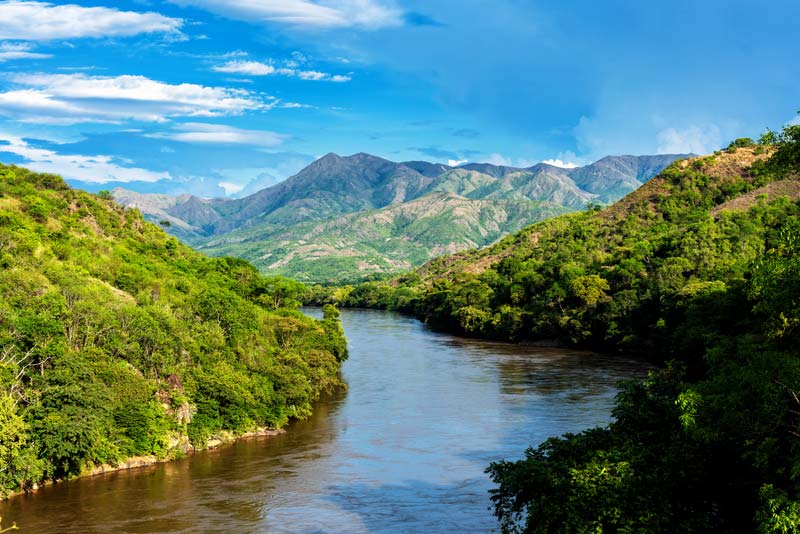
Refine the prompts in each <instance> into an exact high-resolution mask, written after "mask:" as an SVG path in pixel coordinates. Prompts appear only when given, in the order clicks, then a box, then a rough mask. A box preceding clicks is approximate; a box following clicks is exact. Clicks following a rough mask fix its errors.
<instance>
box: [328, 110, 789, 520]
mask: <svg viewBox="0 0 800 534" xmlns="http://www.w3.org/2000/svg"><path fill="white" fill-rule="evenodd" d="M798 197H800V125H794V126H789V127H786V128H785V129H783V131H781V132H769V131H768V132H767V134H766V135H765V136H763V137H762V138H761V139H760V140H759V142H758V143H755V142H753V141H752V140H748V139H740V140H736V141H735V142H733V143H731V146H729V147H728V149H726V150H724V151H720V152H718V153H715V154H713V155H710V156H706V157H702V158H693V159H690V160H685V161H682V162H676V163H675V164H673V165H672V166H670V167H669V168H668V169H666V170H665V171H664V172H663V173H662V174H661V175H659V176H658V177H657V178H655V179H653V180H651V181H650V182H648V183H647V184H646V185H645V186H644V187H642V188H641V189H640V190H639V191H637V192H634V193H632V194H631V195H629V196H628V197H626V198H625V199H623V200H622V201H620V202H619V203H617V204H615V205H614V206H611V207H610V208H608V209H605V210H592V211H589V212H585V213H581V214H575V215H568V216H563V217H559V218H556V219H553V220H550V221H546V222H543V223H539V224H536V225H533V226H531V227H529V228H527V229H525V230H523V231H522V232H520V233H519V234H516V235H514V236H511V237H509V238H507V239H505V240H503V241H502V242H500V243H498V244H497V245H495V246H493V247H490V248H488V249H486V250H482V251H473V252H470V253H466V254H461V255H456V256H451V257H444V258H441V259H440V260H437V261H434V262H432V263H430V264H428V265H427V266H425V267H424V268H422V269H420V270H419V271H417V272H416V273H414V274H412V275H409V276H407V277H405V278H400V279H395V280H393V281H391V282H390V283H371V284H364V285H361V286H356V287H353V288H338V289H337V290H336V292H331V291H328V292H327V293H325V292H320V291H319V289H318V290H317V291H318V293H317V299H318V300H320V301H324V300H326V299H327V300H335V301H338V302H341V303H342V304H345V305H353V306H374V307H389V308H396V309H400V310H405V311H409V312H412V313H416V314H417V315H418V316H419V317H420V318H421V319H423V320H426V321H428V322H429V323H430V324H432V325H435V326H437V327H439V328H443V329H447V330H450V331H453V332H458V333H461V334H467V335H474V336H483V337H493V338H498V339H506V340H523V339H554V340H559V341H561V342H562V343H565V344H570V345H576V346H583V347H589V348H594V349H599V350H615V351H616V350H622V351H628V350H629V351H636V352H639V353H642V354H645V355H648V356H650V357H652V358H654V359H656V360H658V361H660V362H664V367H663V369H662V370H661V371H659V372H657V373H654V374H653V375H651V376H650V377H649V378H648V379H647V380H646V381H644V382H643V383H630V384H627V385H625V386H624V387H623V389H622V391H621V393H620V394H619V396H618V398H617V402H616V407H615V409H614V416H615V422H614V423H612V424H611V425H610V426H609V427H606V428H597V429H592V430H589V431H586V432H583V433H581V434H577V435H567V436H563V437H560V438H552V439H550V440H548V441H546V442H545V443H543V444H542V445H540V446H538V447H535V448H531V449H529V450H528V451H527V452H526V454H525V458H524V459H523V460H520V461H509V462H498V463H495V464H493V465H491V466H490V467H489V468H488V473H489V474H490V475H491V476H492V478H493V480H494V481H495V482H496V483H497V485H498V486H497V489H496V490H494V491H493V497H492V498H493V501H494V505H495V513H496V515H497V516H498V518H499V520H500V523H501V526H502V528H503V531H504V532H575V533H578V532H762V533H789V532H797V531H800V437H799V436H800V222H799V220H798V215H800V204H799V203H798Z"/></svg>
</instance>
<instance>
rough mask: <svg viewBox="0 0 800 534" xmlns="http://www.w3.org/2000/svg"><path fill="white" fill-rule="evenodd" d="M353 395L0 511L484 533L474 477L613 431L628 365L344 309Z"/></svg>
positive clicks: (75, 526) (116, 525)
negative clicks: (534, 447)
mask: <svg viewBox="0 0 800 534" xmlns="http://www.w3.org/2000/svg"><path fill="white" fill-rule="evenodd" d="M342 322H343V325H344V329H345V333H346V334H347V338H348V341H349V347H350V359H349V360H348V361H347V362H346V363H345V365H344V368H343V373H344V376H345V379H346V380H347V382H348V384H349V390H348V391H347V392H346V393H345V392H343V393H340V394H337V395H335V396H333V397H332V398H329V399H325V400H324V401H321V402H320V403H319V404H318V406H317V407H316V413H315V415H314V416H313V417H312V418H311V419H309V420H307V421H303V422H299V423H295V424H292V425H291V426H290V427H289V428H288V432H287V433H286V434H283V435H281V436H278V437H260V438H252V439H246V440H241V441H238V442H236V443H233V444H230V445H227V446H223V447H221V448H219V449H216V450H212V451H205V452H202V453H199V454H196V455H193V456H191V457H189V458H187V459H184V460H180V461H176V462H171V463H167V464H161V465H157V466H151V467H146V468H141V469H137V470H132V471H127V472H119V473H112V474H107V475H101V476H97V477H93V478H85V479H80V480H75V481H70V482H67V483H62V484H58V485H55V486H51V487H47V488H44V489H42V490H40V491H39V492H38V493H36V494H35V495H27V496H19V497H16V498H13V499H11V500H9V501H7V502H5V503H0V516H2V518H3V525H8V524H10V522H11V521H12V520H13V521H16V522H17V524H18V525H19V526H20V528H21V532H22V533H26V532H59V533H81V534H86V533H99V532H113V533H155V532H186V533H190V532H191V533H194V532H234V533H240V534H241V533H251V532H253V533H255V532H259V533H261V532H264V533H266V532H269V533H283V532H292V533H353V534H358V533H388V532H392V533H393V532H403V533H406V532H408V533H412V532H419V533H426V534H430V533H439V532H457V533H458V534H466V533H472V532H481V533H484V532H495V531H497V530H498V529H497V524H496V521H495V519H494V517H493V516H492V514H491V511H490V510H489V505H490V501H489V495H488V490H489V489H490V488H491V487H492V485H491V482H490V481H489V479H488V478H487V475H485V474H484V468H485V467H486V466H487V465H488V464H489V463H490V462H491V461H494V460H499V459H510V458H519V457H521V456H522V454H523V452H524V450H525V448H526V447H527V446H528V445H530V444H538V443H540V442H541V441H543V440H544V439H546V438H547V437H549V436H552V435H558V434H563V433H565V432H577V431H580V430H583V429H585V428H588V427H591V426H595V425H602V424H605V423H607V422H608V421H609V419H610V410H611V407H612V404H613V398H614V394H615V392H616V388H615V384H616V383H617V382H618V381H619V380H621V379H625V378H630V377H637V376H642V375H643V374H644V373H645V372H646V366H645V365H644V364H642V363H639V362H636V361H632V360H629V359H625V358H619V357H611V356H599V355H592V354H587V353H582V352H577V351H570V350H563V349H542V348H536V347H529V346H517V345H506V344H501V343H492V342H486V341H477V340H466V339H461V338H456V337H453V336H449V335H445V334H438V333H433V332H431V331H430V330H428V329H427V328H426V327H425V326H424V325H423V324H421V323H419V322H417V321H416V320H414V319H412V318H409V317H405V316H402V315H398V314H394V313H390V312H382V311H366V310H344V311H343V312H342Z"/></svg>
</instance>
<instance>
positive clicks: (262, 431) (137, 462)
mask: <svg viewBox="0 0 800 534" xmlns="http://www.w3.org/2000/svg"><path fill="white" fill-rule="evenodd" d="M285 433H286V430H285V429H283V428H277V429H276V428H257V429H256V430H252V431H250V432H244V433H243V434H238V435H234V434H233V433H232V432H225V431H223V432H222V433H220V434H219V435H217V436H214V437H213V438H210V439H209V440H208V443H206V446H205V447H203V448H202V449H198V448H196V447H192V446H190V445H189V446H188V448H187V449H186V450H185V451H183V453H182V454H183V455H181V456H168V457H165V458H159V457H158V456H153V455H151V456H131V457H130V458H126V459H125V460H122V461H121V462H119V463H118V464H117V465H111V464H102V465H96V466H94V467H91V468H87V469H85V470H84V471H83V472H81V474H80V475H78V476H76V477H73V478H70V479H59V480H46V481H43V482H40V483H34V484H33V486H32V487H31V489H30V490H28V491H25V490H22V491H14V492H11V493H9V494H8V495H6V496H4V497H2V498H0V501H7V500H9V499H12V498H14V497H18V496H20V495H32V494H35V493H38V492H39V491H40V490H41V489H43V488H46V487H48V486H55V485H56V484H63V483H66V482H72V481H75V480H80V479H82V478H91V477H96V476H102V475H107V474H111V473H118V472H120V471H131V470H134V469H141V468H142V467H150V466H152V465H158V464H164V463H168V462H173V461H175V460H180V459H183V458H186V457H189V456H192V455H194V454H197V453H199V452H202V451H209V450H212V449H217V448H219V447H222V446H223V445H230V444H232V443H235V442H237V441H240V440H245V439H249V438H257V437H261V436H268V437H275V436H279V435H281V434H285ZM184 437H185V436H184ZM176 450H178V449H177V447H176V448H173V449H172V451H176Z"/></svg>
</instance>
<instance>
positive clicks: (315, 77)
mask: <svg viewBox="0 0 800 534" xmlns="http://www.w3.org/2000/svg"><path fill="white" fill-rule="evenodd" d="M294 57H295V59H290V60H288V61H284V62H283V65H284V66H282V67H280V68H275V67H274V66H272V65H270V64H269V63H262V62H260V61H245V60H240V59H237V60H233V61H228V62H227V63H223V64H222V65H215V66H213V67H211V70H213V71H214V72H224V73H227V74H247V75H249V76H269V75H271V74H278V75H281V76H288V77H292V78H300V79H301V80H311V81H325V82H334V83H342V82H349V81H350V80H351V79H352V78H351V77H350V76H345V75H342V74H329V73H327V72H321V71H318V70H298V69H297V68H296V67H297V66H298V65H299V64H300V63H299V62H298V60H297V59H296V57H297V56H294ZM307 61H308V60H307V59H305V57H303V61H302V62H303V63H306V62H307Z"/></svg>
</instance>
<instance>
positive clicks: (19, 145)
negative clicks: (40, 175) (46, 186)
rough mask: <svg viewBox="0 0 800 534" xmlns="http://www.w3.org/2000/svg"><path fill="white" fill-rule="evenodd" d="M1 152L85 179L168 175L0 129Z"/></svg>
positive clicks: (100, 180)
mask: <svg viewBox="0 0 800 534" xmlns="http://www.w3.org/2000/svg"><path fill="white" fill-rule="evenodd" d="M2 153H7V154H15V155H16V156H19V157H21V158H23V159H24V160H25V162H24V165H25V166H26V167H30V168H31V169H33V170H35V171H38V172H49V173H54V174H60V175H62V176H64V177H65V178H71V179H75V180H82V181H84V182H93V183H106V182H134V181H140V182H156V181H158V180H165V179H171V176H170V175H169V173H166V172H153V171H149V170H146V169H139V168H136V167H125V166H122V165H120V164H118V163H117V162H116V161H115V158H113V157H111V156H102V155H95V156H83V155H77V154H59V153H57V152H55V151H54V150H50V149H43V148H37V147H35V146H32V145H31V144H30V143H29V142H27V141H25V140H24V139H22V138H21V137H16V136H13V135H7V134H3V133H0V154H2ZM117 161H118V160H117ZM120 163H122V162H120Z"/></svg>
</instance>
